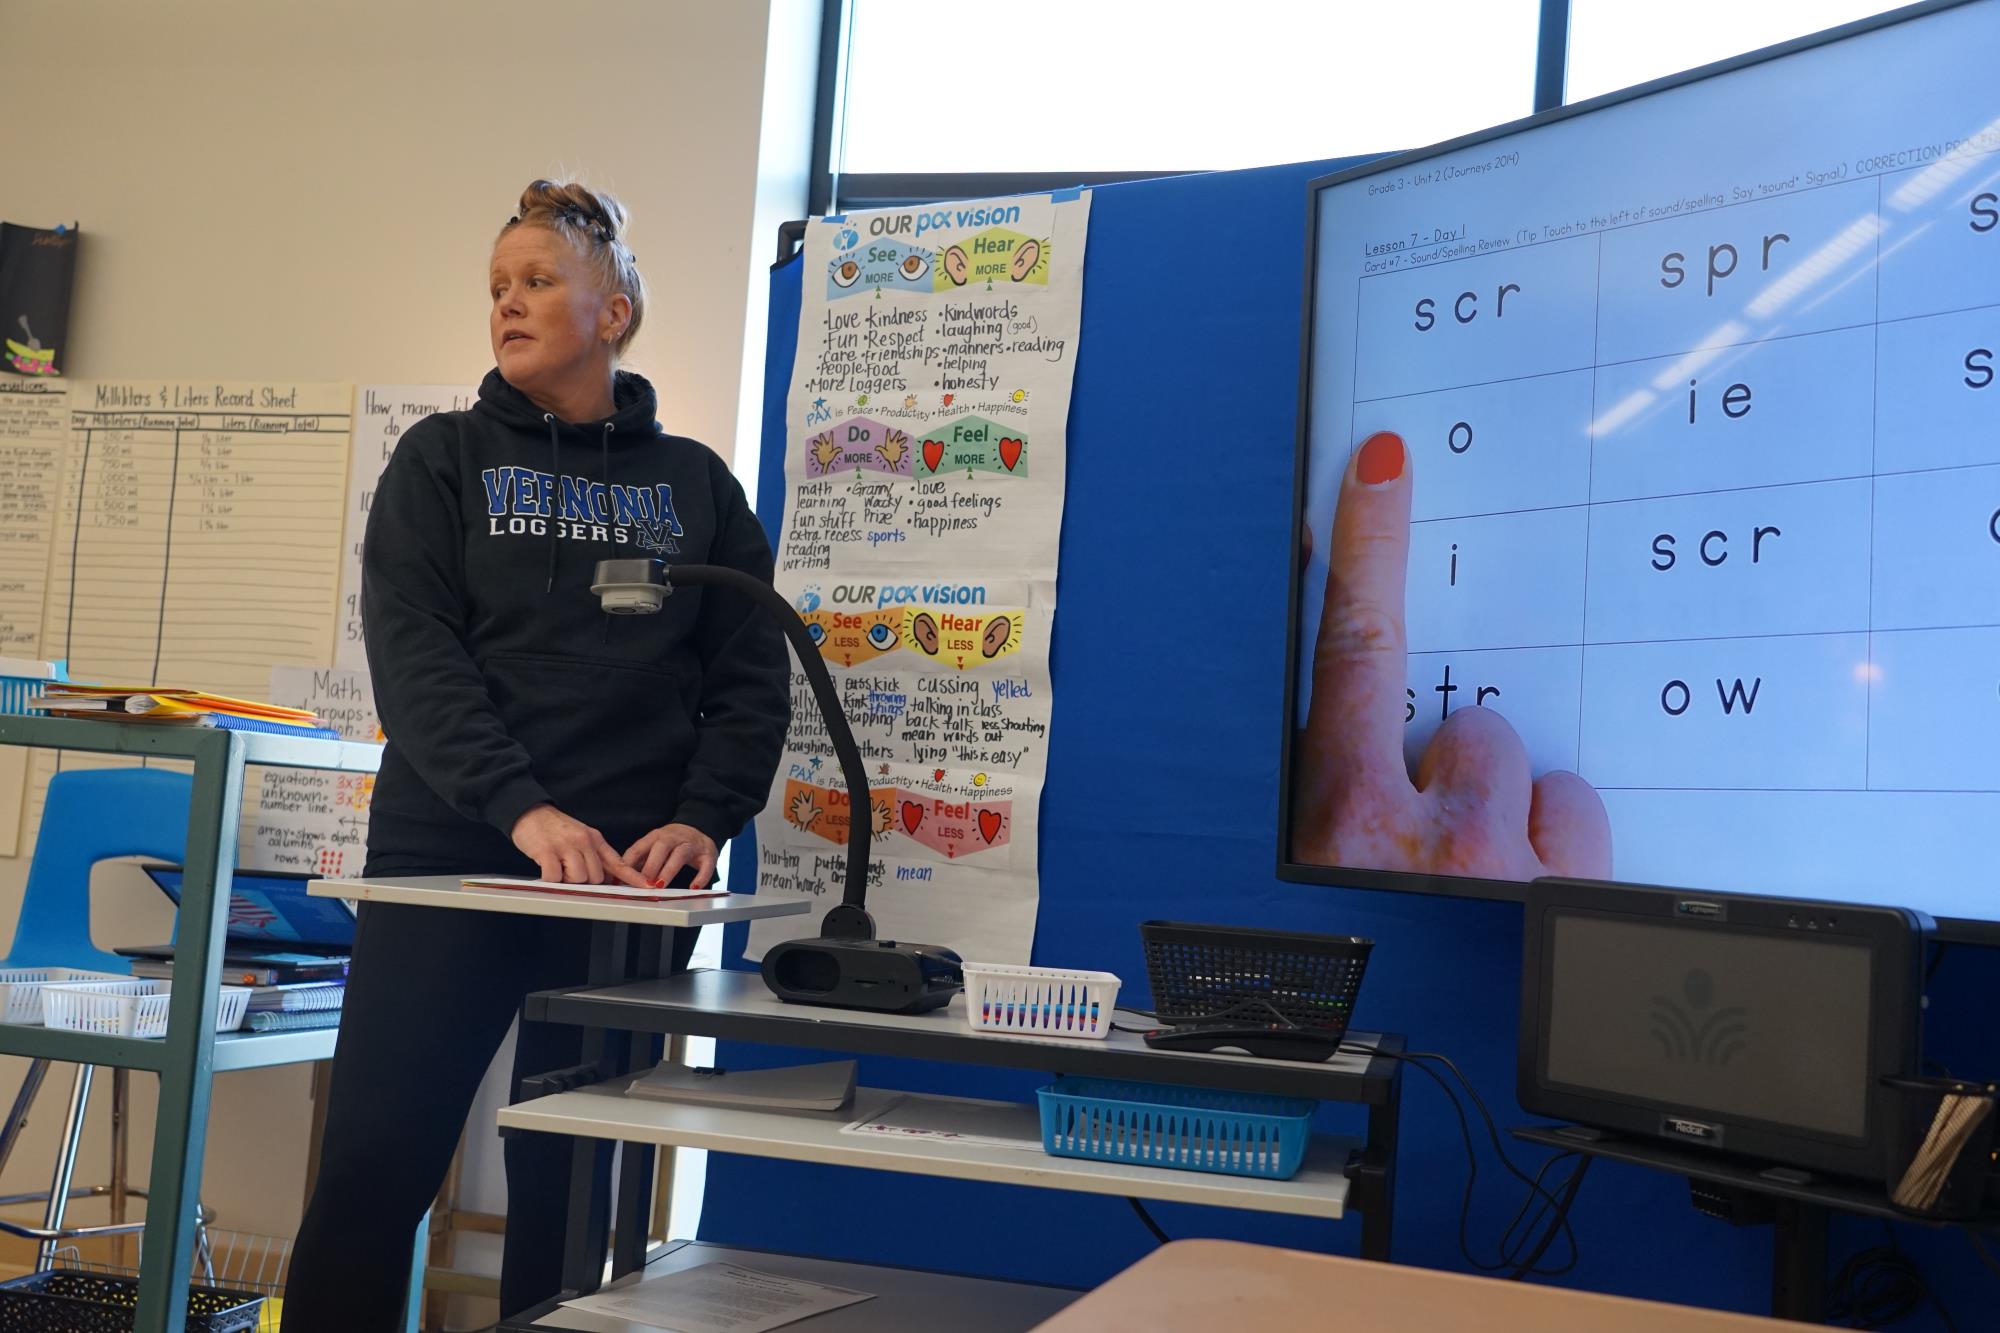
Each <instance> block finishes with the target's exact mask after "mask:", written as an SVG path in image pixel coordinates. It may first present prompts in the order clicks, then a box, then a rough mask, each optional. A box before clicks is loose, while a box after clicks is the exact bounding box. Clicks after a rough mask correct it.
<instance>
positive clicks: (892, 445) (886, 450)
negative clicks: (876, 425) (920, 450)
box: [875, 430, 910, 471]
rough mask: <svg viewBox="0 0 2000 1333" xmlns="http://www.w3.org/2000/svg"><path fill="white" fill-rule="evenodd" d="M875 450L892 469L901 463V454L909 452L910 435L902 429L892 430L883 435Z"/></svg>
mask: <svg viewBox="0 0 2000 1333" xmlns="http://www.w3.org/2000/svg"><path fill="white" fill-rule="evenodd" d="M875 452H876V453H877V454H879V455H881V458H882V461H883V462H884V463H887V464H888V465H889V467H890V470H891V471H893V470H894V469H895V468H896V467H897V466H899V465H900V464H901V463H902V461H903V456H904V455H905V454H907V453H909V452H910V437H909V436H908V435H905V434H904V433H903V432H902V431H899V430H892V431H890V432H889V433H888V434H887V435H886V436H884V437H883V440H882V443H880V444H878V445H876V446H875Z"/></svg>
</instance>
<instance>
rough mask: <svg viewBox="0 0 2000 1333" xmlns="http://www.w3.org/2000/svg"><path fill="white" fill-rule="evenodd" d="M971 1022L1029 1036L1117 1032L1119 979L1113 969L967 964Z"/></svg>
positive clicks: (1088, 1036) (980, 1027)
mask: <svg viewBox="0 0 2000 1333" xmlns="http://www.w3.org/2000/svg"><path fill="white" fill-rule="evenodd" d="M964 972H965V1021H966V1023H967V1024H968V1025H969V1026H970V1027H972V1028H973V1029H975V1030H977V1031H980V1032H1011V1033H1014V1034H1015V1035H1016V1036H1029V1037H1082V1038H1086V1039H1091V1040H1097V1041H1102V1040H1103V1039H1104V1038H1105V1037H1108V1036H1110V1035H1111V1013H1112V1008H1113V1006H1114V1005H1116V1004H1117V1003H1118V987H1119V985H1120V984H1121V983H1120V982H1119V980H1118V978H1117V977H1116V976H1114V975H1112V974H1111V973H1109V972H1079V971H1075V970H1072V969H1070V968H1063V967H1020V966H1016V965H1014V964H1010V963H966V964H965V965H964Z"/></svg>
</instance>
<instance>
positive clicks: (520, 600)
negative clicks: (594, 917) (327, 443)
mask: <svg viewBox="0 0 2000 1333" xmlns="http://www.w3.org/2000/svg"><path fill="white" fill-rule="evenodd" d="M614 401H615V404H616V409H615V411H614V412H613V413H612V415H611V416H610V417H608V418H606V419H604V420H602V421H592V422H586V423H583V424H581V425H577V424H572V423H569V422H564V421H560V420H558V419H556V418H555V417H554V416H552V415H549V414H546V413H544V412H543V411H542V410H541V409H540V408H538V407H536V406H535V405H534V404H533V403H531V402H529V401H528V399H527V397H526V396H525V395H523V394H522V393H521V392H520V391H519V390H517V389H515V388H514V387H513V386H512V385H510V384H508V383H507V382H506V381H505V380H504V379H502V378H501V377H500V373H499V371H497V370H495V371H492V372H490V373H489V374H488V375H487V376H486V380H485V382H484V383H483V384H481V385H480V386H479V402H478V403H477V405H476V406H474V407H473V409H472V410H471V411H469V412H440V413H438V414H436V415H434V416H429V417H425V418H424V419H423V420H421V421H419V422H417V423H416V424H415V425H414V426H412V427H411V428H410V430H409V433H408V434H406V435H405V436H404V437H403V438H402V440H401V441H400V442H399V443H398V444H397V446H396V452H395V454H394V455H393V456H392V457H391V458H390V460H389V465H388V467H387V468H385V469H384V470H383V472H382V479H381V481H380V483H379V484H378V486H377V488H376V491H375V498H374V500H373V502H372V504H371V506H370V508H369V511H368V533H367V538H366V541H365V543H364V545H363V548H362V554H361V614H362V620H363V623H364V625H365V627H366V632H367V647H368V666H369V670H370V672H371V674H372V676H373V683H374V688H375V703H376V708H377V711H378V712H379V714H380V716H381V720H382V729H383V732H384V734H385V735H386V737H387V740H388V748H387V749H386V750H385V752H384V753H383V756H382V771H381V775H380V776H379V778H378V779H377V781H376V786H375V794H374V799H373V803H372V809H371V813H370V817H369V825H368V865H367V872H366V873H368V874H397V873H405V874H407V873H413V872H416V871H421V870H431V871H439V870H457V869H463V870H466V871H481V872H490V871H497V870H502V869H509V868H511V869H515V870H523V869H525V870H526V871H527V872H528V873H532V867H531V866H524V862H525V858H524V857H522V856H521V854H520V853H519V852H518V851H516V850H515V848H514V846H513V842H512V839H511V838H510V837H509V836H508V834H509V831H510V830H511V829H512V828H513V826H514V821H515V820H517V819H519V818H520V817H521V816H522V815H523V814H524V813H526V812H527V811H528V810H529V809H531V808H532V807H534V806H537V805H540V804H542V803H543V802H545V801H546V802H552V803H553V804H554V805H555V806H556V807H557V808H558V809H560V810H562V811H563V812H564V813H565V814H569V815H573V816H574V817H576V818H577V819H580V820H583V821H584V822H585V823H587V824H591V825H594V826H595V827H597V828H598V829H600V830H602V831H603V833H604V836H605V837H606V838H607V839H608V840H609V841H610V842H611V843H612V845H613V846H614V847H616V848H617V849H618V850H619V851H621V852H622V851H624V849H625V848H626V847H627V846H629V845H630V844H631V843H632V842H633V841H635V840H636V839H637V838H639V837H640V836H641V835H642V834H644V833H645V832H647V831H648V830H650V829H653V828H656V827H658V826H660V825H662V824H668V823H681V824H690V825H692V826H694V827H695V828H698V829H700V830H701V831H702V832H704V833H706V834H708V835H709V836H710V837H711V838H714V839H715V840H716V842H717V843H721V842H722V841H723V840H724V839H726V838H729V837H731V836H733V835H734V834H735V833H736V832H737V831H738V830H739V829H741V828H742V827H743V825H744V823H745V822H746V821H747V820H748V819H749V818H750V816H751V815H753V814H755V813H756V812H757V811H758V810H759V809H760V808H761V807H762V806H763V804H764V800H765V797H766V796H767V795H768V793H769V791H770V784H771V775H772V773H773V771H774V770H775V768H776V766H777V762H778V755H779V751H780V750H781V749H782V748H783V746H784V739H785V727H786V724H787V722H788V721H789V718H790V697H789V683H788V678H789V664H788V661H787V658H786V655H785V645H784V640H783V637H782V635H781V634H780V632H779V630H778V628H777V626H776V625H774V624H773V623H772V622H771V620H770V618H769V617H768V616H766V615H764V614H763V613H761V612H759V611H757V610H756V609H755V608H753V607H751V606H750V605H749V603H748V602H747V601H745V600H744V599H743V598H742V597H740V596H732V595H731V594H730V593H728V592H725V591H722V590H710V589H699V588H688V589H684V590H679V591H676V592H675V593H674V594H673V595H672V596H671V597H669V598H668V599H667V601H666V604H665V605H664V606H663V607H662V608H661V609H660V611H659V612H658V613H656V614H654V615H649V616H630V617H627V616H611V615H608V614H606V613H605V612H604V611H603V610H602V609H601V608H600V607H599V604H598V600H597V597H596V595H595V594H593V593H592V592H591V591H590V582H591V574H592V571H593V569H594V567H595V565H596V563H597V562H598V561H599V560H604V559H609V558H613V557H621V558H622V557H645V556H654V557H658V558H660V559H663V560H665V561H666V562H667V563H668V565H669V566H671V565H673V564H677V563H701V564H718V565H728V566H731V567H733V568H736V569H741V570H745V571H748V572H749V573H751V574H754V575H755V576H757V577H758V578H760V579H764V580H766V581H767V582H768V581H769V579H770V577H771V550H770V545H769V543H768V542H767V541H766V540H765V537H764V530H763V528H762V527H761V526H760V525H759V524H758V522H757V518H756V515H754V514H752V513H751V512H750V508H749V506H748V505H747V504H746V503H745V502H744V498H743V489H742V487H741V486H739V485H737V482H736V479H735V478H734V477H733V476H731V475H730V473H729V469H728V468H727V467H726V466H725V465H724V464H723V462H722V460H721V459H720V458H719V457H717V456H716V455H715V454H714V453H713V452H712V451H710V450H709V449H707V448H706V447H705V446H703V445H700V444H697V443H696V442H695V441H693V440H689V439H683V438H681V437H679V436H674V435H666V434H663V433H662V432H661V431H660V428H659V425H658V424H657V423H656V422H655V421H654V412H655V408H656V400H655V398H654V395H653V387H652V385H650V384H648V383H647V382H646V381H645V380H644V379H642V378H640V377H639V376H637V375H634V374H631V373H629V372H623V371H621V372H619V374H618V376H617V379H616V382H615V385H614Z"/></svg>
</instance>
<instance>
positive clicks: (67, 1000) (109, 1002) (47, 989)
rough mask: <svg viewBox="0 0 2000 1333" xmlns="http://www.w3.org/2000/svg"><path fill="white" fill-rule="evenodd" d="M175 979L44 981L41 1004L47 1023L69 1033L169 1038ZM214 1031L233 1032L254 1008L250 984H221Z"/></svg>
mask: <svg viewBox="0 0 2000 1333" xmlns="http://www.w3.org/2000/svg"><path fill="white" fill-rule="evenodd" d="M172 989H173V983H172V982H170V981H80V982H73V983H71V984H68V985H53V986H44V987H43V988H42V1009H43V1013H44V1015H45V1017H46V1020H47V1022H48V1025H49V1026H50V1027H52V1028H61V1029H62V1030H64V1031H66V1032H95V1033H98V1034H99V1035H101V1036H107V1037H164V1036H165V1035H166V1034H167V1001H168V998H169V996H170V994H171V992H172ZM220 991H221V998H220V1000H219V1001H218V1003H217V1004H216V1009H215V1030H216V1031H217V1032H234V1031H235V1030H236V1029H237V1028H239V1027H241V1026H242V1025H243V1016H244V1014H246V1013H247V1012H249V1009H250V988H249V987H248V986H223V987H220Z"/></svg>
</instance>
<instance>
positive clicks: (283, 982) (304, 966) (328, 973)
mask: <svg viewBox="0 0 2000 1333" xmlns="http://www.w3.org/2000/svg"><path fill="white" fill-rule="evenodd" d="M119 952H120V953H124V954H127V955H128V956H130V957H131V958H132V975H133V976H135V977H143V978H145V979H146V980H148V981H172V980H173V979H174V960H173V956H172V954H171V953H170V952H167V951H165V950H164V948H162V949H146V950H138V949H121V950H119ZM346 981H347V959H346V958H344V957H341V956H339V955H337V954H317V953H248V952H243V951H241V950H238V949H234V948H232V949H230V950H228V951H227V952H226V953H224V954H223V956H222V984H223V985H225V986H298V985H308V984H309V985H316V986H331V985H344V984H345V983H346Z"/></svg>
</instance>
